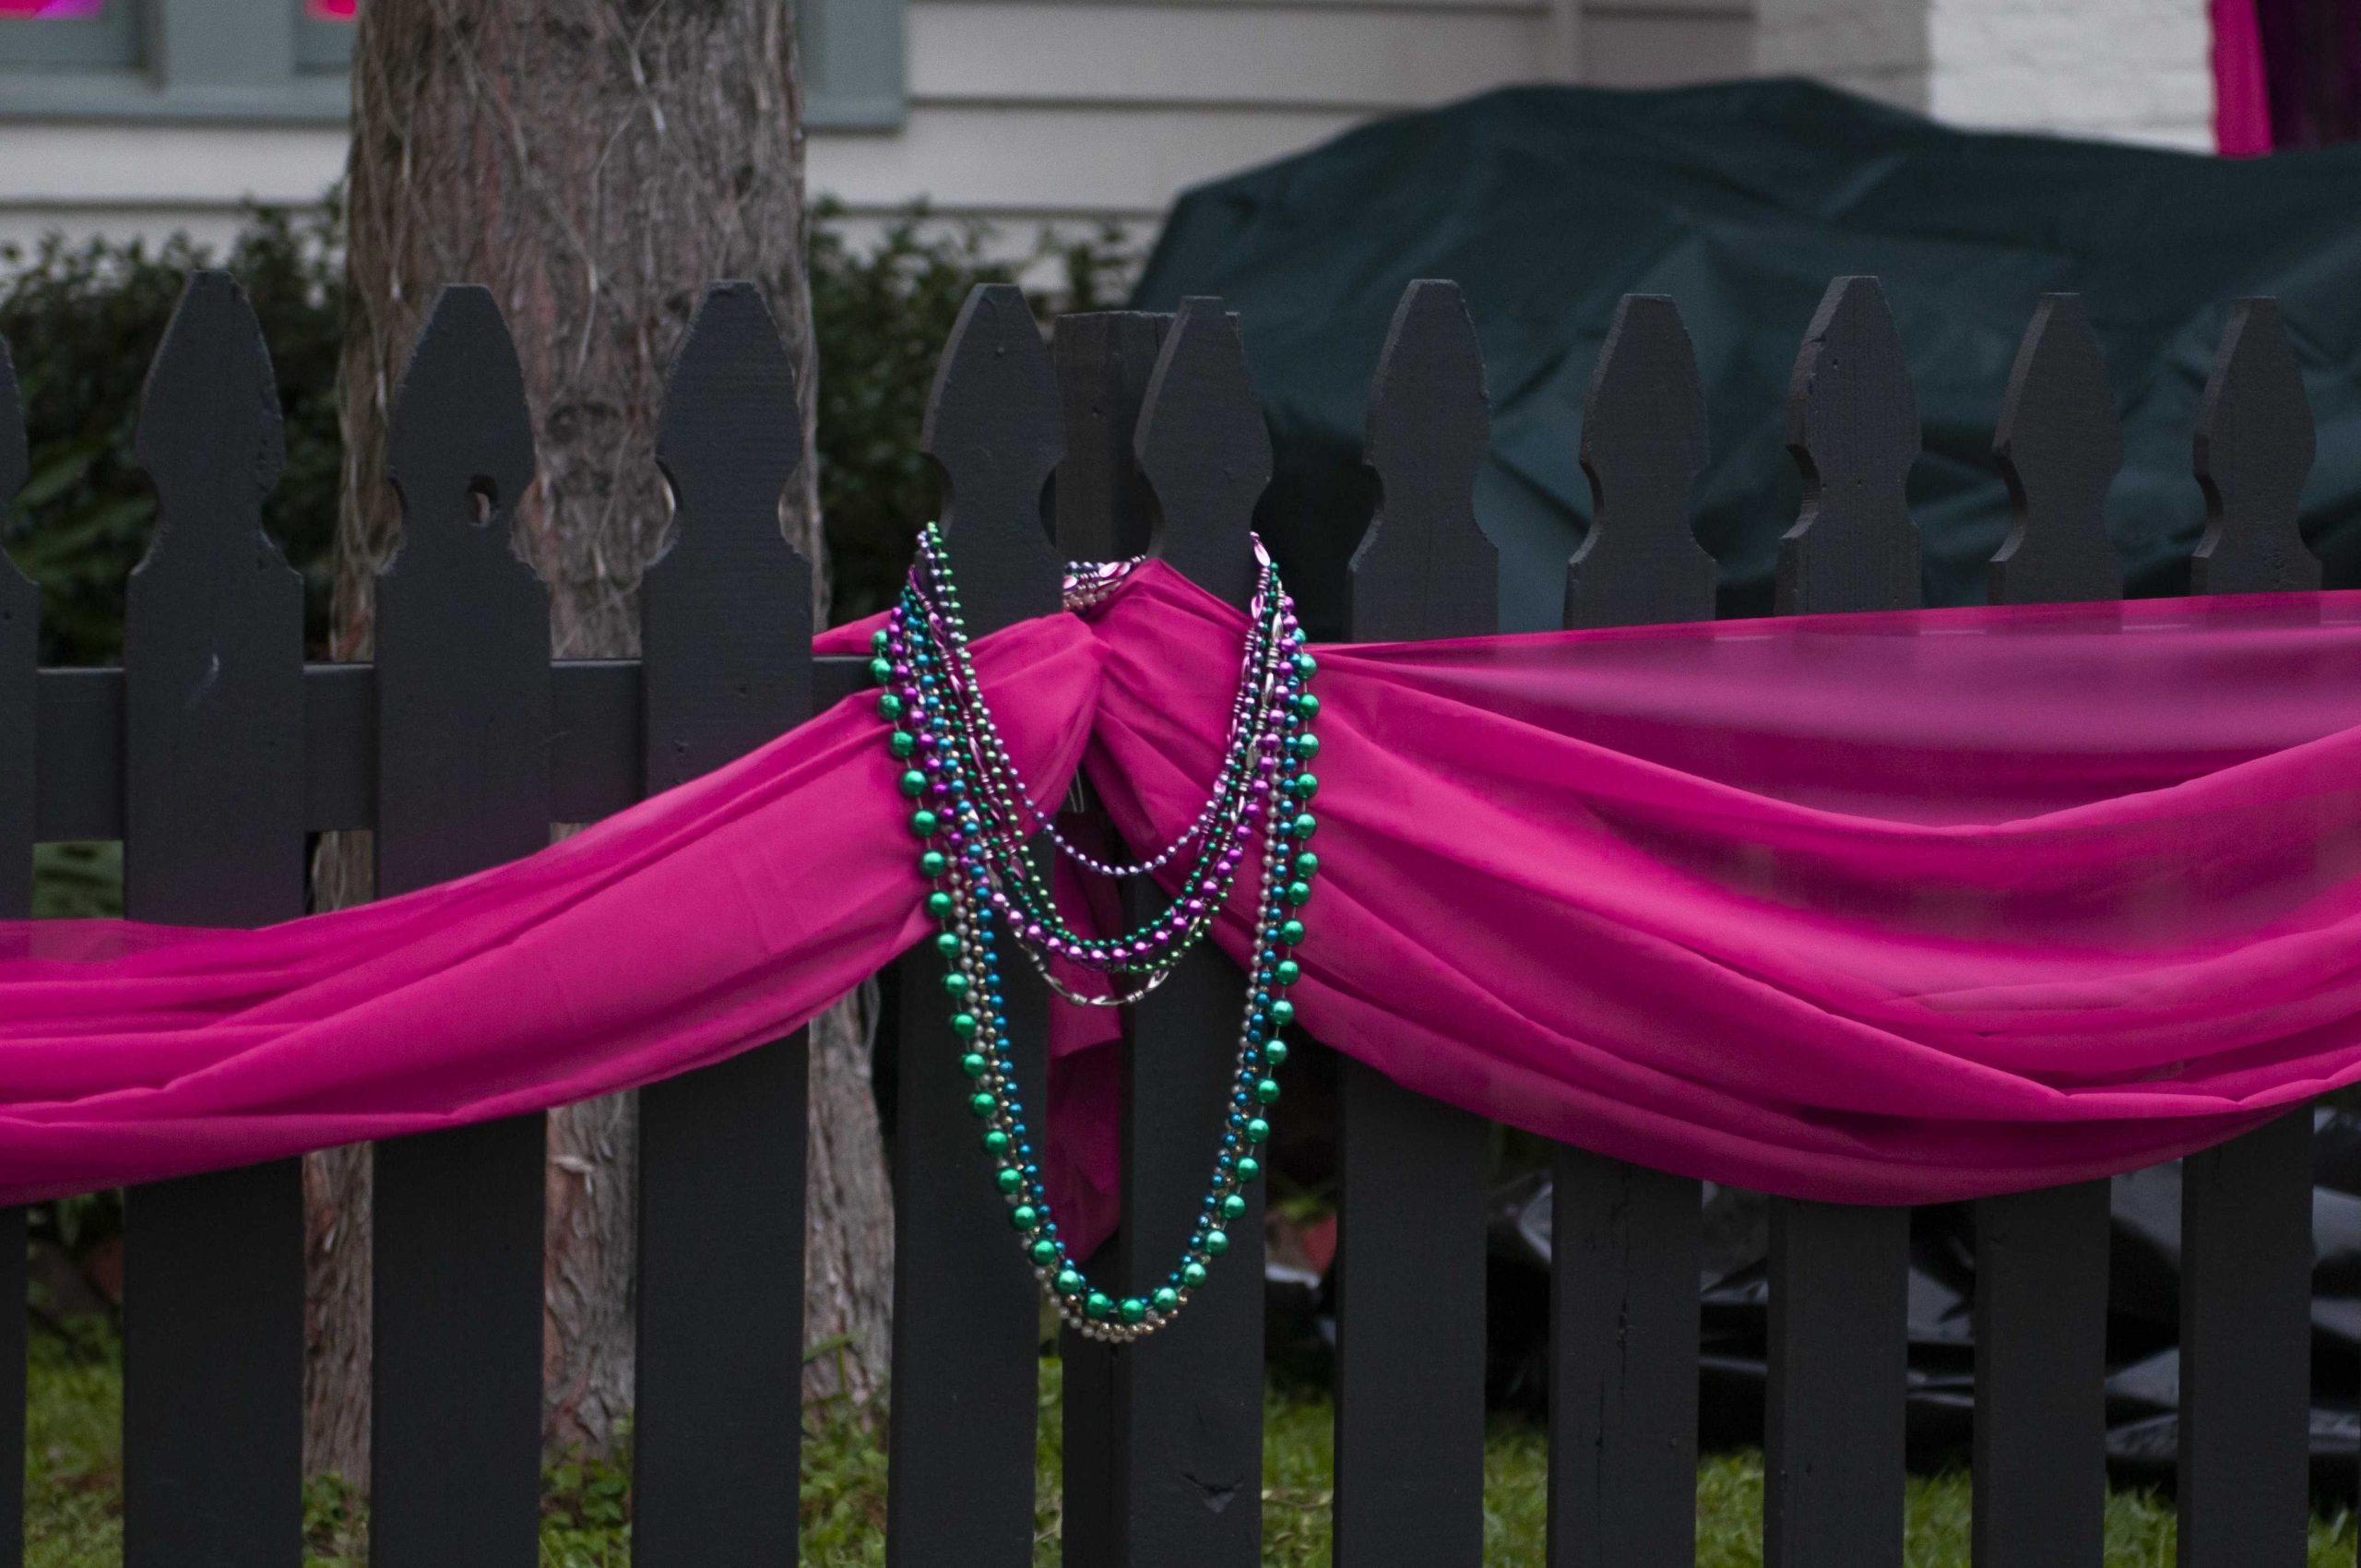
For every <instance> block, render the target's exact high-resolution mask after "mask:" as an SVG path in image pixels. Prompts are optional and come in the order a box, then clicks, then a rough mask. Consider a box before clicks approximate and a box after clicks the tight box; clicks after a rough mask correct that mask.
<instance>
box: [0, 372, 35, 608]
mask: <svg viewBox="0 0 2361 1568" xmlns="http://www.w3.org/2000/svg"><path fill="white" fill-rule="evenodd" d="M31 477H32V452H31V449H30V447H28V446H27V445H25V402H24V395H23V394H22V393H20V392H19V391H18V389H17V362H16V360H15V359H14V358H13V357H12V356H11V355H10V354H9V352H8V344H7V340H6V339H0V517H6V515H7V512H8V508H9V507H10V506H11V505H14V504H15V502H16V499H17V493H18V491H20V490H22V489H24V488H25V481H26V480H28V479H30V478H31ZM39 601H40V599H39V594H38V592H37V590H35V588H34V587H33V585H32V582H31V580H30V578H28V577H27V576H25V575H24V574H23V573H22V572H19V571H18V570H17V564H16V563H15V562H13V561H11V560H9V559H8V552H6V550H0V624H6V619H7V618H8V617H10V616H25V617H30V615H31V614H32V612H33V607H34V606H35V605H36V604H37V603H38V602H39Z"/></svg>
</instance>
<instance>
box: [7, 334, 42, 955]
mask: <svg viewBox="0 0 2361 1568" xmlns="http://www.w3.org/2000/svg"><path fill="white" fill-rule="evenodd" d="M31 468H32V463H31V458H30V453H29V452H28V450H27V448H26V445H25V420H24V404H23V401H22V399H21V398H19V396H18V391H17V367H16V364H15V362H13V361H12V360H10V358H9V357H8V345H7V343H6V341H5V340H0V517H6V515H7V512H8V508H9V506H10V505H13V504H14V502H15V501H16V499H17V493H18V491H20V490H22V489H24V487H25V481H26V479H27V478H28V477H29V476H30V472H31ZM40 637H41V594H40V592H39V590H38V589H36V588H34V587H33V585H32V583H31V582H30V580H28V579H27V578H26V576H24V574H23V573H21V572H19V571H18V570H17V566H16V563H15V562H13V561H11V560H9V559H8V552H7V551H6V549H5V548H0V735H6V736H9V737H11V738H12V739H11V742H10V743H9V744H8V745H6V746H0V920H8V919H18V920H21V919H23V918H24V917H25V916H27V915H30V914H31V913H32V897H33V880H32V870H33V849H32V846H33V768H34V766H35V762H36V758H35V756H34V754H33V747H32V745H31V744H30V741H31V739H32V737H33V733H34V707H35V697H34V673H33V671H34V667H35V665H36V664H37V663H38V662H39V655H40Z"/></svg>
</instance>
